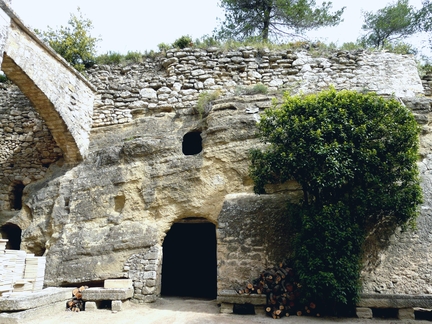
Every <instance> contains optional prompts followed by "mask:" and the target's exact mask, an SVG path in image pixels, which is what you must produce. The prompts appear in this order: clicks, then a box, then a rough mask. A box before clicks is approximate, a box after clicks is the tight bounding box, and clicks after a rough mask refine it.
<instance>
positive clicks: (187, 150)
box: [182, 131, 202, 155]
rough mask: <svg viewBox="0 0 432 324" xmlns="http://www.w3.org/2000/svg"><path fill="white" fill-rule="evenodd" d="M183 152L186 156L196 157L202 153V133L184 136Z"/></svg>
mask: <svg viewBox="0 0 432 324" xmlns="http://www.w3.org/2000/svg"><path fill="white" fill-rule="evenodd" d="M182 151H183V154H184V155H195V154H199V153H201V151H202V138H201V132H199V131H194V132H190V133H187V134H185V135H184V136H183V142H182Z"/></svg>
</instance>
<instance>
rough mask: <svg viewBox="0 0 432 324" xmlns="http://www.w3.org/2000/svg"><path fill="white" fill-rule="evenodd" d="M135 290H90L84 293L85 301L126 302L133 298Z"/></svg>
mask: <svg viewBox="0 0 432 324" xmlns="http://www.w3.org/2000/svg"><path fill="white" fill-rule="evenodd" d="M132 296H133V288H127V289H121V288H88V289H86V290H84V291H83V292H82V299H83V300H84V301H87V300H90V301H97V300H125V299H129V298H132Z"/></svg>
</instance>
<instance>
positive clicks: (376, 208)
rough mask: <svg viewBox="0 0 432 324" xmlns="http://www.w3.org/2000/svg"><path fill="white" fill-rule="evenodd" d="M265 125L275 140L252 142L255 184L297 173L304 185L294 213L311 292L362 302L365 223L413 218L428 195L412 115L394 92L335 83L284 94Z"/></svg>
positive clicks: (261, 130)
mask: <svg viewBox="0 0 432 324" xmlns="http://www.w3.org/2000/svg"><path fill="white" fill-rule="evenodd" d="M258 134H259V137H260V138H261V140H262V141H263V142H264V143H266V144H267V146H266V149H265V150H253V151H251V167H250V175H251V177H252V179H253V180H254V183H255V192H256V193H265V186H266V184H268V183H282V182H285V181H287V180H290V179H294V180H296V181H297V182H298V183H299V184H300V185H301V187H302V190H303V197H304V198H303V204H302V205H291V207H290V210H291V211H290V216H291V217H292V218H293V221H294V224H296V228H297V239H296V244H295V258H296V266H297V267H298V270H297V271H298V272H299V274H300V279H301V280H302V284H303V286H304V291H305V298H309V301H311V298H312V297H313V298H315V302H317V303H321V304H324V305H326V306H328V309H332V308H333V307H337V306H341V305H345V306H346V305H350V306H353V305H355V301H356V298H357V294H358V287H359V283H358V280H359V271H360V264H359V260H360V251H361V245H362V242H363V240H364V237H365V232H366V229H367V228H369V227H370V226H371V224H372V225H373V224H376V223H377V222H379V221H380V220H382V219H383V218H384V217H391V218H392V220H393V222H394V224H396V225H404V224H406V223H407V222H413V221H414V219H415V217H416V215H417V207H418V204H419V203H420V202H421V189H420V185H419V177H418V169H417V164H416V162H417V150H418V126H417V123H416V121H415V120H414V117H413V115H412V114H411V112H410V111H409V110H408V109H407V108H405V107H404V106H402V105H401V104H400V103H399V102H398V101H397V100H396V99H389V100H385V99H383V98H381V97H379V96H377V95H376V94H373V93H369V94H360V93H357V92H354V91H341V92H336V91H335V90H334V89H330V90H328V91H324V92H322V93H319V94H316V95H300V96H295V97H290V96H288V95H286V96H285V98H284V102H283V104H282V105H281V106H280V107H278V108H275V109H271V110H266V111H265V113H264V115H263V116H262V119H261V121H260V122H259V124H258Z"/></svg>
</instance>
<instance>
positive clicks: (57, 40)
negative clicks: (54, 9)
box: [35, 8, 99, 71]
mask: <svg viewBox="0 0 432 324" xmlns="http://www.w3.org/2000/svg"><path fill="white" fill-rule="evenodd" d="M68 24H69V26H66V27H64V26H60V29H58V30H53V29H52V28H51V27H49V26H48V30H47V31H38V30H36V31H35V32H36V33H37V34H38V36H39V37H40V38H41V39H42V40H43V41H44V42H46V43H47V44H48V45H49V46H51V47H52V48H53V49H54V50H55V51H56V52H57V53H58V54H60V55H61V56H62V57H63V58H64V59H65V60H66V61H67V62H69V63H70V64H71V65H72V66H73V67H74V68H76V69H77V70H78V71H83V70H84V69H85V67H86V66H87V65H89V64H92V63H93V62H94V60H95V55H96V45H97V42H98V41H99V39H97V38H95V37H92V36H91V35H90V31H91V29H93V24H92V21H91V20H89V19H86V18H84V16H83V14H82V13H81V11H80V9H79V8H78V16H77V15H75V14H71V15H70V19H69V21H68Z"/></svg>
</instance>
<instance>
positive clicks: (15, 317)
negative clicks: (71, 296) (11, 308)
mask: <svg viewBox="0 0 432 324" xmlns="http://www.w3.org/2000/svg"><path fill="white" fill-rule="evenodd" d="M65 309H66V302H65V301H60V302H56V303H53V304H48V305H42V306H40V307H37V308H32V309H27V310H23V311H19V312H12V313H0V323H1V324H27V323H28V322H29V321H30V320H34V319H35V318H38V317H39V318H49V317H50V316H56V315H57V314H59V313H61V312H65ZM62 323H63V322H62Z"/></svg>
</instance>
